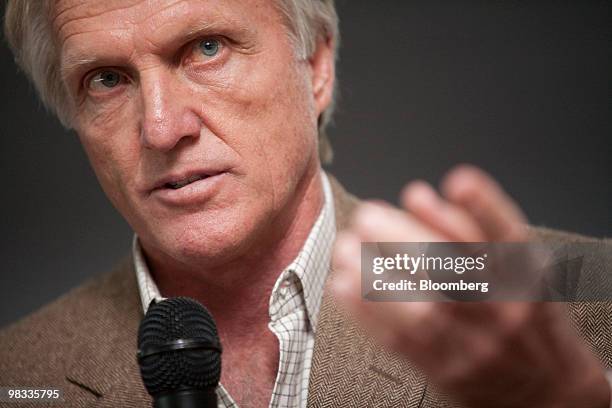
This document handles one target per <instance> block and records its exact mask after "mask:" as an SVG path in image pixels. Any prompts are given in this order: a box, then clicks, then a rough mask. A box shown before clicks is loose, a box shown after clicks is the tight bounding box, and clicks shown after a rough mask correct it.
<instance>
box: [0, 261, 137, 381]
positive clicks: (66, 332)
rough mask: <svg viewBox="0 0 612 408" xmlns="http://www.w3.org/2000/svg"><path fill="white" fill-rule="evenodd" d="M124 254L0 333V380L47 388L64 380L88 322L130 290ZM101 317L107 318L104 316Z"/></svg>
mask: <svg viewBox="0 0 612 408" xmlns="http://www.w3.org/2000/svg"><path fill="white" fill-rule="evenodd" d="M133 275H134V274H133V273H131V274H130V259H129V258H126V259H124V260H123V261H122V262H120V263H119V264H118V266H117V267H115V268H114V269H113V270H112V271H110V272H107V273H105V274H102V275H100V276H97V277H95V278H92V279H90V280H88V281H86V282H85V283H84V284H82V285H80V286H79V287H77V288H74V289H72V290H70V291H69V292H67V293H66V294H64V295H62V296H61V297H59V298H58V299H56V300H55V301H53V302H51V303H49V304H47V305H45V306H43V307H42V308H40V309H39V310H37V311H35V312H33V313H32V314H30V315H28V316H26V317H24V318H23V319H21V320H19V321H17V322H15V323H12V324H10V325H9V326H7V327H5V328H3V329H2V330H1V331H0V344H2V347H1V348H0V383H1V384H2V385H3V386H8V385H15V386H28V385H32V386H34V385H38V386H50V385H54V384H55V385H57V384H58V383H61V382H62V381H64V372H65V370H66V364H67V363H68V362H69V358H67V357H68V356H69V355H70V353H71V351H73V350H74V348H75V345H76V344H78V343H79V341H80V337H81V336H82V335H83V331H86V330H87V329H88V327H87V326H89V325H90V324H91V322H92V321H96V320H97V321H100V320H103V319H105V318H108V317H110V315H112V314H113V313H114V312H115V311H113V309H114V307H113V304H115V305H117V306H116V307H120V306H119V305H121V304H122V303H125V299H123V300H121V301H118V300H119V299H120V298H121V297H123V296H124V295H125V293H126V292H128V291H133V289H134V288H136V286H135V285H136V282H135V277H134V276H133ZM105 315H107V316H105Z"/></svg>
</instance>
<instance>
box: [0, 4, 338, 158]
mask: <svg viewBox="0 0 612 408" xmlns="http://www.w3.org/2000/svg"><path fill="white" fill-rule="evenodd" d="M274 1H276V6H277V8H278V10H279V12H280V13H281V15H282V16H283V17H284V20H285V25H286V26H287V28H288V34H289V36H290V38H291V40H292V41H293V44H294V48H295V51H296V56H297V57H298V58H300V59H306V58H309V57H310V56H312V54H313V53H314V51H315V49H316V45H317V42H318V41H321V40H329V41H332V42H333V46H334V47H335V49H334V52H335V51H336V50H337V47H338V44H339V31H338V16H337V14H336V9H335V6H334V0H274ZM53 2H54V0H8V2H7V5H6V13H5V17H4V33H5V36H6V39H7V41H8V43H9V46H10V48H11V50H12V51H13V54H14V56H15V61H16V63H17V65H19V67H20V68H21V69H22V70H23V71H24V72H25V74H26V75H27V76H28V77H29V78H30V80H31V81H32V82H33V84H34V87H35V88H36V90H37V91H38V94H39V96H40V99H41V100H42V102H43V104H44V105H45V106H46V107H47V109H49V111H51V112H52V113H54V114H55V115H56V116H57V117H58V118H59V120H60V121H61V122H62V124H63V125H64V126H66V127H68V128H69V127H71V122H72V117H71V112H70V109H69V104H68V95H67V92H66V89H65V87H64V84H63V82H62V78H61V73H60V61H59V57H60V55H59V49H58V45H57V42H56V40H55V35H54V33H53V27H52V24H51V18H52V12H53ZM335 54H337V53H336V52H335ZM335 93H336V92H334V94H335ZM334 105H335V101H334V100H332V103H331V105H330V106H329V108H328V109H326V110H325V111H324V112H323V113H322V114H321V116H320V117H319V122H318V123H319V157H320V159H321V162H322V163H329V162H330V161H331V159H332V149H331V144H330V142H329V138H328V136H327V132H326V129H327V126H328V124H329V123H330V121H331V117H332V113H333V110H334Z"/></svg>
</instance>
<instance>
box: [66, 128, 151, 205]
mask: <svg viewBox="0 0 612 408" xmlns="http://www.w3.org/2000/svg"><path fill="white" fill-rule="evenodd" d="M126 123H127V122H126ZM76 130H77V133H78V134H79V138H80V140H81V143H82V145H83V148H84V149H85V153H86V154H87V157H88V158H89V161H90V163H91V166H92V168H93V170H94V172H95V174H96V177H97V178H98V181H99V182H100V185H101V187H102V189H103V190H104V192H105V193H106V195H107V196H108V198H109V199H110V201H111V202H112V203H113V204H114V205H115V207H117V208H118V209H119V210H120V211H121V210H123V209H125V208H126V205H127V204H126V201H127V200H128V199H129V197H128V191H127V189H126V186H129V185H132V184H133V183H130V182H129V180H130V179H133V175H134V174H135V172H136V170H137V163H138V154H139V153H138V152H139V149H138V146H137V145H135V144H133V143H131V140H133V139H134V138H133V137H132V136H131V132H129V131H128V129H121V128H117V127H115V126H112V123H108V124H106V125H98V126H91V127H87V126H85V127H83V126H80V127H79V128H77V129H76Z"/></svg>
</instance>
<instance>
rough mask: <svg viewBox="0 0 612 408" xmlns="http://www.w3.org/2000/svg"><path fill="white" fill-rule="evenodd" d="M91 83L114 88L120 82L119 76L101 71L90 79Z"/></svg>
mask: <svg viewBox="0 0 612 408" xmlns="http://www.w3.org/2000/svg"><path fill="white" fill-rule="evenodd" d="M92 82H94V83H96V84H101V85H103V86H105V87H106V88H114V87H116V86H117V85H119V83H120V82H121V75H120V74H119V73H117V72H114V71H102V72H99V73H98V74H96V75H95V76H94V77H93V78H92Z"/></svg>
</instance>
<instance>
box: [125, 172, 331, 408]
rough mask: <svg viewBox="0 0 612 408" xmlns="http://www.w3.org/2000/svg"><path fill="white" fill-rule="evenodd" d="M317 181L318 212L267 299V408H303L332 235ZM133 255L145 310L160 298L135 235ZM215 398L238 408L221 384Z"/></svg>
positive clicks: (327, 197)
mask: <svg viewBox="0 0 612 408" xmlns="http://www.w3.org/2000/svg"><path fill="white" fill-rule="evenodd" d="M321 178H322V183H323V192H324V204H323V207H322V209H321V212H320V214H319V216H318V218H317V220H316V221H315V224H314V226H313V227H312V230H311V231H310V234H309V235H308V238H307V239H306V242H305V243H304V246H303V247H302V249H301V251H300V252H299V254H298V256H297V257H296V258H295V260H294V261H293V262H292V263H291V264H290V265H289V266H288V267H287V268H286V269H285V270H283V271H282V272H281V273H280V275H279V277H278V279H277V280H276V283H275V284H274V288H273V290H272V294H271V295H270V301H269V305H270V306H269V309H268V310H269V314H270V322H269V323H268V327H269V328H270V330H271V331H272V332H273V333H274V334H275V335H276V337H277V338H278V341H279V349H280V350H279V351H280V360H279V364H278V373H277V374H276V381H275V383H274V389H273V391H272V398H271V400H270V405H269V406H270V407H271V408H272V407H273V408H276V407H306V398H307V396H308V379H309V377H310V367H311V361H312V351H313V348H314V338H315V336H314V334H315V330H316V326H317V318H318V315H319V308H320V305H321V298H322V295H323V286H324V283H325V279H326V277H327V273H328V270H329V264H330V259H331V251H332V243H333V241H334V239H335V234H336V221H335V214H334V205H333V197H332V193H331V187H330V185H329V180H328V179H327V176H326V175H325V173H324V172H321ZM132 253H133V258H134V266H135V269H136V276H137V279H138V287H139V290H140V299H141V301H142V307H143V310H144V311H145V312H146V310H147V307H148V305H149V304H150V303H151V301H152V300H153V299H155V300H162V299H163V297H162V296H161V294H160V292H159V289H158V288H157V285H156V284H155V282H154V281H153V279H152V277H151V275H150V273H149V269H148V267H147V264H146V262H145V259H144V256H143V254H142V251H141V248H140V245H139V243H138V237H137V236H136V235H134V240H133V245H132ZM217 395H218V407H220V408H230V407H231V408H237V407H238V404H236V402H235V401H234V400H233V398H232V396H231V395H229V393H228V392H227V390H226V389H225V388H224V387H223V384H219V387H217Z"/></svg>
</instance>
